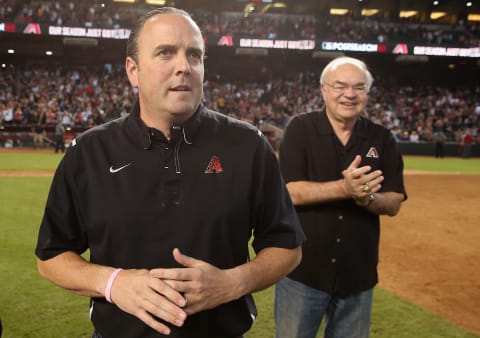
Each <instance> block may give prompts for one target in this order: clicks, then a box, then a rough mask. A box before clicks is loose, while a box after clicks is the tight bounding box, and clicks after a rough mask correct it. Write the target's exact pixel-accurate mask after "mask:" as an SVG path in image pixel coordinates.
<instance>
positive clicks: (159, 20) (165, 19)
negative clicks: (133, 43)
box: [140, 13, 203, 48]
mask: <svg viewBox="0 0 480 338" xmlns="http://www.w3.org/2000/svg"><path fill="white" fill-rule="evenodd" d="M186 27H189V28H191V31H192V34H191V35H185V34H183V35H182V38H183V39H185V38H186V37H190V38H191V42H192V43H195V42H197V41H196V40H198V43H200V47H201V48H203V37H202V33H201V32H200V29H199V28H198V26H197V25H196V24H195V22H194V21H193V20H192V19H191V18H188V17H186V16H184V15H181V14H176V13H162V14H157V15H155V16H153V17H151V18H149V19H148V20H147V21H146V22H145V25H144V27H143V29H142V31H141V32H140V38H141V37H142V36H144V37H147V38H148V37H150V38H155V40H156V41H159V40H161V41H162V43H165V44H168V42H169V41H175V39H176V38H177V37H178V35H177V33H178V34H180V32H181V31H182V30H183V29H185V28H186ZM156 30H168V31H169V32H168V34H151V33H152V31H156ZM142 33H143V34H142ZM145 33H146V34H145Z"/></svg>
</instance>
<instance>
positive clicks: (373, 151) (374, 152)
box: [365, 147, 379, 158]
mask: <svg viewBox="0 0 480 338" xmlns="http://www.w3.org/2000/svg"><path fill="white" fill-rule="evenodd" d="M365 156H366V157H373V158H378V157H379V156H378V150H377V148H375V147H370V150H369V151H368V153H367V155H365Z"/></svg>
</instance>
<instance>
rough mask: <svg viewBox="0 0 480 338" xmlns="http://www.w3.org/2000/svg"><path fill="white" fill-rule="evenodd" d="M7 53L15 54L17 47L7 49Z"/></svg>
mask: <svg viewBox="0 0 480 338" xmlns="http://www.w3.org/2000/svg"><path fill="white" fill-rule="evenodd" d="M7 53H8V54H15V49H9V50H7Z"/></svg>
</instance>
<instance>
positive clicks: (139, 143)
mask: <svg viewBox="0 0 480 338" xmlns="http://www.w3.org/2000/svg"><path fill="white" fill-rule="evenodd" d="M172 128H173V129H172V136H173V137H172V138H171V139H170V140H167V139H166V138H165V137H164V135H163V134H162V133H161V132H159V131H158V130H155V129H151V128H148V127H147V126H145V125H144V124H143V122H142V121H141V119H140V117H139V110H138V104H136V105H135V106H134V108H133V110H132V112H131V113H130V115H128V116H127V117H124V118H121V119H118V120H115V121H112V122H110V123H107V124H104V125H102V126H99V127H95V128H93V129H90V130H89V131H87V132H86V133H84V134H82V135H81V136H79V137H77V138H76V139H75V140H74V142H72V146H71V147H70V148H69V149H68V151H67V153H66V154H65V156H64V158H63V160H62V161H61V163H60V165H59V167H58V169H57V171H56V173H55V176H54V180H53V183H52V187H51V190H50V193H49V197H48V200H47V205H46V208H45V215H44V218H43V220H42V224H41V228H40V232H39V238H38V243H37V248H36V254H37V256H38V257H39V258H40V259H42V260H46V259H49V258H52V257H54V256H56V255H58V254H60V253H62V252H65V251H74V252H76V253H78V254H81V253H83V252H85V251H86V250H87V249H90V260H91V261H92V262H94V263H97V264H102V265H108V266H113V267H118V268H124V269H130V268H136V269H138V268H146V269H152V268H156V267H163V268H169V267H178V264H177V263H176V262H175V261H174V259H173V256H172V250H173V248H175V247H177V248H179V249H180V250H181V251H182V252H183V253H185V254H186V255H190V256H192V257H195V258H197V259H201V260H204V261H207V262H208V263H211V264H213V265H215V266H217V267H219V268H222V269H226V268H231V267H234V266H238V265H240V264H243V263H245V262H246V261H247V260H248V259H249V252H248V241H249V238H250V237H251V235H252V232H253V235H254V241H253V247H254V249H255V251H256V252H259V251H260V250H262V249H264V248H266V247H271V246H276V247H284V248H295V247H297V246H299V245H300V244H301V243H302V242H303V240H304V234H303V232H302V230H301V227H300V225H299V221H298V218H297V215H296V213H295V210H294V208H293V207H292V205H291V201H290V197H289V195H288V191H287V190H286V188H285V186H284V181H283V179H282V177H281V175H280V171H279V168H278V164H277V160H276V156H275V153H274V152H273V149H272V148H271V147H270V145H269V143H268V141H267V140H266V138H265V137H264V136H263V135H262V134H261V133H260V132H259V131H258V130H257V129H256V128H254V127H253V126H251V125H249V124H247V123H243V122H240V121H237V120H234V119H231V118H228V117H226V116H224V115H221V114H219V113H216V112H213V111H211V110H208V109H206V108H204V107H200V108H199V110H198V111H197V112H196V113H195V115H194V116H193V117H192V118H191V119H189V120H188V121H186V122H185V123H184V124H182V125H181V126H172ZM212 159H216V160H215V161H214V163H216V164H217V166H218V168H217V169H218V170H213V171H211V170H207V168H208V167H209V165H210V163H212ZM250 300H251V299H250V296H246V297H243V298H241V299H239V300H237V301H234V302H231V303H228V304H225V305H223V306H220V307H218V308H216V309H213V310H210V311H205V312H202V313H200V314H198V315H195V316H192V317H189V318H188V319H187V321H186V323H185V326H184V327H183V328H182V329H177V328H175V327H172V330H173V331H172V332H173V333H172V335H171V337H217V336H218V337H221V336H222V337H230V336H239V335H241V334H243V333H244V332H245V331H247V330H248V328H249V327H250V326H251V324H252V318H251V315H250V314H251V313H252V312H254V311H255V309H254V306H252V305H253V301H250ZM92 321H93V323H94V325H95V327H96V329H97V330H98V332H99V333H100V334H101V335H102V336H103V338H118V337H157V336H159V335H158V334H155V333H154V332H153V331H152V330H151V329H150V328H148V327H146V326H145V325H144V324H143V323H142V322H141V321H139V320H137V319H136V318H135V317H133V316H130V315H128V314H126V313H123V312H122V311H120V310H119V309H118V308H117V307H116V306H115V305H112V304H110V303H107V302H106V301H105V300H104V299H95V301H94V303H93V312H92Z"/></svg>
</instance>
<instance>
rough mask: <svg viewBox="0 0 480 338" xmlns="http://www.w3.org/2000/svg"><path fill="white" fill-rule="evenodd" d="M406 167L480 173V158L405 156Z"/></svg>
mask: <svg viewBox="0 0 480 338" xmlns="http://www.w3.org/2000/svg"><path fill="white" fill-rule="evenodd" d="M404 162H405V169H408V170H424V171H435V172H442V173H457V174H476V175H478V174H480V158H469V159H462V158H459V157H446V158H443V159H439V158H434V157H424V156H405V157H404Z"/></svg>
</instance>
